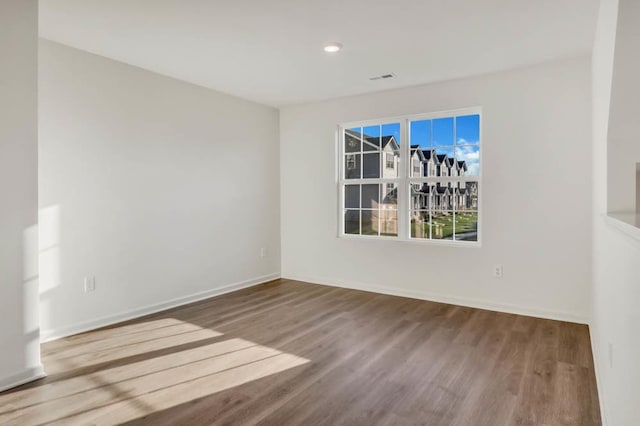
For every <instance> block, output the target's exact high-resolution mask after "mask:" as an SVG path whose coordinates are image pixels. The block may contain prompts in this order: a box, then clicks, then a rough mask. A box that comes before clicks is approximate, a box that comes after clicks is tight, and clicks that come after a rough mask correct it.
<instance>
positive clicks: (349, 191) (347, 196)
mask: <svg viewBox="0 0 640 426" xmlns="http://www.w3.org/2000/svg"><path fill="white" fill-rule="evenodd" d="M344 207H345V208H346V209H358V208H360V185H345V187H344Z"/></svg>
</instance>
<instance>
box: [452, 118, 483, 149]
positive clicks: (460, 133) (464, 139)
mask: <svg viewBox="0 0 640 426" xmlns="http://www.w3.org/2000/svg"><path fill="white" fill-rule="evenodd" d="M479 142H480V116H479V115H478V114H475V115H464V116H461V117H456V144H458V145H466V144H477V143H479Z"/></svg>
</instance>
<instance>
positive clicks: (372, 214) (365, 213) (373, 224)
mask: <svg viewBox="0 0 640 426" xmlns="http://www.w3.org/2000/svg"><path fill="white" fill-rule="evenodd" d="M378 228H379V226H378V210H362V235H378Z"/></svg>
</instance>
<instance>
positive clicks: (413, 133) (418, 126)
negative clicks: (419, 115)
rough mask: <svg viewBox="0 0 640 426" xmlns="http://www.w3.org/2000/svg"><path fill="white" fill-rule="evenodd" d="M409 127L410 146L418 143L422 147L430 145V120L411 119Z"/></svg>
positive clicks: (425, 147)
mask: <svg viewBox="0 0 640 426" xmlns="http://www.w3.org/2000/svg"><path fill="white" fill-rule="evenodd" d="M409 125H410V128H409V132H410V133H409V134H410V137H411V146H414V145H418V146H420V147H421V148H423V149H429V148H430V147H431V120H420V121H412V122H411V123H410V124H409Z"/></svg>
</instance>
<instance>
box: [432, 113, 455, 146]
mask: <svg viewBox="0 0 640 426" xmlns="http://www.w3.org/2000/svg"><path fill="white" fill-rule="evenodd" d="M432 129H433V130H432V134H431V137H432V139H431V140H432V143H431V144H432V145H433V146H449V145H451V146H453V117H447V118H436V119H434V120H433V127H432Z"/></svg>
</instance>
